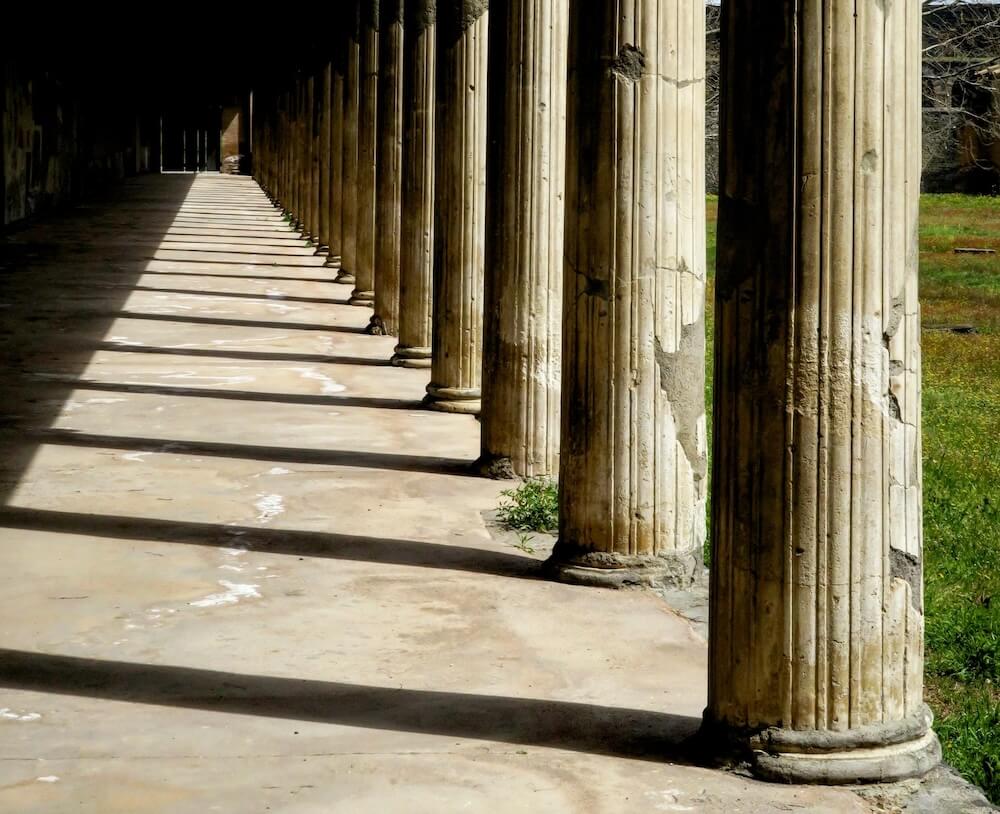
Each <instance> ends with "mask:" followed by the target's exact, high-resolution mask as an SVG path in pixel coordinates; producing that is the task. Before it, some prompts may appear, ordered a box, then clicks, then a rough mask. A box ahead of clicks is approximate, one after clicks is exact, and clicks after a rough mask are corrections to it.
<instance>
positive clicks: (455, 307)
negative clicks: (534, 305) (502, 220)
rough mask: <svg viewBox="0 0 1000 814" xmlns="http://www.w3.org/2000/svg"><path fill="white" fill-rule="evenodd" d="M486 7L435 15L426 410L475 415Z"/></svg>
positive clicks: (466, 2)
mask: <svg viewBox="0 0 1000 814" xmlns="http://www.w3.org/2000/svg"><path fill="white" fill-rule="evenodd" d="M487 6H488V2H487V0H454V2H449V3H447V4H442V7H441V8H440V9H439V10H438V16H437V37H438V63H437V71H438V94H439V96H438V99H437V121H436V124H437V132H436V138H437V155H436V165H435V173H434V178H435V185H436V189H435V194H436V196H437V197H436V200H435V206H434V306H433V307H434V330H433V338H432V360H431V383H430V384H428V385H427V404H428V406H429V407H430V408H431V409H433V410H441V411H444V412H450V413H478V412H479V406H480V404H479V398H480V381H481V380H482V344H483V273H484V267H485V238H486V93H487V89H486V71H487V46H488V43H487V37H488V18H489V12H488V10H487Z"/></svg>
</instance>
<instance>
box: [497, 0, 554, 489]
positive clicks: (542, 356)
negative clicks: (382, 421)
mask: <svg viewBox="0 0 1000 814" xmlns="http://www.w3.org/2000/svg"><path fill="white" fill-rule="evenodd" d="M568 8H569V7H568V0H499V2H497V0H494V2H493V5H492V9H491V14H492V25H491V31H490V78H489V81H490V129H491V133H492V134H493V136H492V139H491V142H490V150H489V159H488V179H489V180H488V188H489V189H490V196H491V200H490V202H489V205H488V208H487V227H486V257H487V261H486V285H485V297H484V303H485V306H484V309H483V310H484V314H485V321H486V325H485V331H484V334H485V339H484V344H485V347H484V352H483V399H482V412H481V414H480V421H481V422H482V428H483V429H482V455H481V457H480V460H479V467H480V470H481V471H482V472H483V473H484V474H486V475H488V476H490V477H498V478H512V477H517V476H520V477H535V476H540V475H551V476H555V475H556V474H557V472H558V467H559V398H560V396H559V380H560V355H561V348H560V342H561V334H562V331H561V321H562V277H563V213H564V206H563V203H564V193H565V181H566V165H565V160H566V50H567V45H568V43H567V37H568V22H569V19H568V18H569V10H568Z"/></svg>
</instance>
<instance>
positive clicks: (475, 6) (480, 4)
mask: <svg viewBox="0 0 1000 814" xmlns="http://www.w3.org/2000/svg"><path fill="white" fill-rule="evenodd" d="M452 2H455V0H452ZM489 7H490V3H489V0H461V6H460V7H459V9H458V27H459V30H460V31H465V29H467V28H469V26H471V25H472V24H473V23H475V22H476V20H478V19H479V18H480V17H482V16H483V15H484V14H485V13H486V12H487V11H488V10H489Z"/></svg>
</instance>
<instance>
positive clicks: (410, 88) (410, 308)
mask: <svg viewBox="0 0 1000 814" xmlns="http://www.w3.org/2000/svg"><path fill="white" fill-rule="evenodd" d="M405 15H406V16H405V25H404V28H405V31H406V37H405V39H404V40H403V75H404V80H403V159H402V161H403V189H402V216H401V220H400V230H399V241H400V251H399V254H400V257H399V344H397V345H396V352H395V353H394V354H393V357H392V363H393V364H394V365H398V366H400V367H430V366H431V303H432V290H433V281H434V103H435V97H436V94H435V82H436V77H437V71H436V70H435V68H436V63H437V52H436V42H437V38H436V36H435V29H436V26H435V17H436V15H437V2H436V0H408V2H407V3H406V9H405Z"/></svg>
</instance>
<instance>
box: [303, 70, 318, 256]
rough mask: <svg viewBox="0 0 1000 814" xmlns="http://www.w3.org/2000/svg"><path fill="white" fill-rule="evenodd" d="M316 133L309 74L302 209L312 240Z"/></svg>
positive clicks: (313, 92)
mask: <svg viewBox="0 0 1000 814" xmlns="http://www.w3.org/2000/svg"><path fill="white" fill-rule="evenodd" d="M318 134H319V127H317V125H316V77H315V76H313V75H312V74H310V75H309V77H308V78H307V79H306V118H305V135H306V141H305V156H306V202H305V206H304V207H303V211H304V217H305V222H306V234H307V235H308V237H309V239H310V240H312V241H313V242H315V241H316V240H317V229H316V225H317V224H316V202H317V196H316V187H317V182H318V180H319V169H318V165H319V151H318V150H317V149H316V137H317V135H318Z"/></svg>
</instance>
